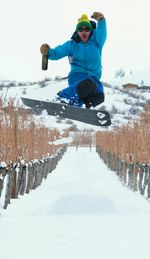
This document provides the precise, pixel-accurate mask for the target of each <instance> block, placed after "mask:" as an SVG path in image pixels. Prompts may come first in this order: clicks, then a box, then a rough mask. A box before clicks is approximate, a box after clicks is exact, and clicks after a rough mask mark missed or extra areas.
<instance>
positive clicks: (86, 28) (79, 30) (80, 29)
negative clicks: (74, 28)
mask: <svg viewBox="0 0 150 259" xmlns="http://www.w3.org/2000/svg"><path fill="white" fill-rule="evenodd" d="M83 31H85V32H89V31H90V28H89V27H86V26H85V27H80V28H79V29H78V32H83Z"/></svg>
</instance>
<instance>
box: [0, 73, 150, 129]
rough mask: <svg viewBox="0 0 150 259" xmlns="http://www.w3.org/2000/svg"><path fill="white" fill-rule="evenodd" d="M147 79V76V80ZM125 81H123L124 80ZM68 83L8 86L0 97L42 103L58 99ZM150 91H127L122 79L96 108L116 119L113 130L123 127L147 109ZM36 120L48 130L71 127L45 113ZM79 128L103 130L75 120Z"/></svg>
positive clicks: (108, 89) (109, 89)
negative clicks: (29, 99)
mask: <svg viewBox="0 0 150 259" xmlns="http://www.w3.org/2000/svg"><path fill="white" fill-rule="evenodd" d="M141 78H143V77H141ZM145 78H146V77H145ZM122 80H123V79H122ZM67 84H68V83H67V80H62V81H53V80H51V81H47V82H46V84H45V86H44V87H41V86H40V85H39V84H34V85H25V86H16V87H10V88H6V87H4V88H3V89H2V90H1V91H0V95H2V96H3V97H4V99H5V100H8V99H9V97H12V98H15V100H16V102H18V101H19V102H20V104H21V105H22V101H21V99H20V97H27V98H31V99H38V100H46V101H49V100H55V97H56V95H57V93H58V92H59V91H60V90H61V89H63V88H64V87H67ZM148 100H149V92H148V91H141V90H130V91H123V88H122V82H121V81H120V80H119V79H118V80H117V81H115V82H113V83H112V85H111V86H110V87H105V102H104V103H102V104H101V105H99V106H97V107H96V109H101V108H103V109H105V110H107V111H109V112H110V114H111V116H112V126H111V127H109V129H111V128H113V127H116V126H120V125H121V124H125V123H128V120H129V119H130V120H133V119H137V116H138V114H139V112H141V111H143V106H144V105H146V104H147V103H148ZM35 121H42V122H43V123H44V124H45V125H46V126H47V127H50V128H53V127H57V128H59V129H61V128H66V127H67V128H68V127H69V126H70V125H69V126H68V125H65V120H63V121H62V123H61V124H60V123H58V121H57V119H56V118H54V117H53V116H47V115H46V113H43V114H42V116H39V117H38V116H36V117H35ZM73 124H75V125H76V126H77V127H78V128H79V129H84V128H86V129H89V128H90V129H91V128H92V129H94V130H96V131H97V130H101V128H100V127H97V126H94V127H93V126H91V125H88V124H84V123H80V122H76V121H73Z"/></svg>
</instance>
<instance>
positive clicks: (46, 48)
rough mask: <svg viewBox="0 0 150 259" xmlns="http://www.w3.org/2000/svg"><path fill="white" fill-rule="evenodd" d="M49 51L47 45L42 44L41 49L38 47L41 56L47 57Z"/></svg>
mask: <svg viewBox="0 0 150 259" xmlns="http://www.w3.org/2000/svg"><path fill="white" fill-rule="evenodd" d="M49 49H50V46H49V45H48V44H47V43H45V44H42V45H41V47H40V51H41V54H42V55H48V50H49Z"/></svg>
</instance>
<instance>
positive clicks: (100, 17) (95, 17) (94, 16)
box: [91, 12, 104, 21]
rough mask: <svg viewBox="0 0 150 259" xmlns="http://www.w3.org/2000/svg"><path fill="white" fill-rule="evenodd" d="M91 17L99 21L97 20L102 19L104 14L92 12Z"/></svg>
mask: <svg viewBox="0 0 150 259" xmlns="http://www.w3.org/2000/svg"><path fill="white" fill-rule="evenodd" d="M91 18H93V19H95V20H96V21H99V20H102V19H104V15H103V14H102V13H100V12H94V13H93V14H92V15H91Z"/></svg>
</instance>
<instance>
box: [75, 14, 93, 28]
mask: <svg viewBox="0 0 150 259" xmlns="http://www.w3.org/2000/svg"><path fill="white" fill-rule="evenodd" d="M81 26H86V27H88V28H90V29H91V30H92V25H91V23H90V20H89V19H88V16H87V14H82V15H81V17H80V18H79V19H78V23H77V26H76V31H77V30H78V29H79V28H80V27H81Z"/></svg>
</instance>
